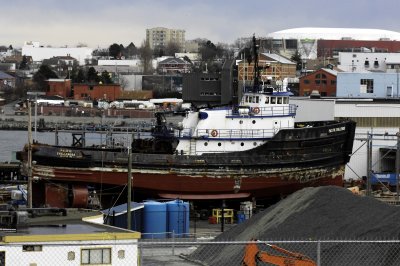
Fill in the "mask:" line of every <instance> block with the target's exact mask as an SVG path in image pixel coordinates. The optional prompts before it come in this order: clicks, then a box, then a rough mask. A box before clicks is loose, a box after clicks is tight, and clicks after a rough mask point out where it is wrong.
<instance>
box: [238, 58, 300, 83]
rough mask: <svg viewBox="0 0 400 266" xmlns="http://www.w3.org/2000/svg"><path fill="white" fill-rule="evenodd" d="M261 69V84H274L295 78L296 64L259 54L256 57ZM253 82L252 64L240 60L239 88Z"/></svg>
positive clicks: (284, 59)
mask: <svg viewBox="0 0 400 266" xmlns="http://www.w3.org/2000/svg"><path fill="white" fill-rule="evenodd" d="M258 65H259V67H261V70H260V76H261V80H260V82H262V83H276V82H278V83H279V81H283V80H284V79H285V78H295V77H296V63H295V62H293V61H291V60H289V59H287V58H286V57H283V56H281V55H278V54H274V53H261V54H260V55H259V57H258ZM253 80H254V63H250V64H249V63H248V62H247V60H242V61H240V62H239V63H238V82H239V87H241V86H244V85H249V84H252V82H253Z"/></svg>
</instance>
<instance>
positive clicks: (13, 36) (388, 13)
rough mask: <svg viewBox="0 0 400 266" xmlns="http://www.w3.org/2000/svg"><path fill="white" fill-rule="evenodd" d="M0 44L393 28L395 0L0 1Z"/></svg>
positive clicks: (228, 38) (398, 24)
mask: <svg viewBox="0 0 400 266" xmlns="http://www.w3.org/2000/svg"><path fill="white" fill-rule="evenodd" d="M0 3H1V6H2V8H1V15H0V25H1V31H0V45H10V44H11V45H13V46H14V47H21V46H22V45H23V43H24V41H39V42H40V43H41V44H42V45H45V46H46V45H52V46H63V45H68V46H75V45H77V44H79V43H84V44H87V45H88V46H89V47H92V48H97V47H108V46H109V45H111V44H112V43H119V44H123V45H124V46H126V45H128V44H129V43H130V42H133V43H134V44H135V45H136V46H140V45H141V43H142V42H143V41H144V39H145V37H146V29H147V28H153V27H166V28H174V29H183V30H185V31H186V39H187V40H190V39H195V38H206V39H209V40H211V41H212V42H214V43H218V42H224V43H233V42H234V41H235V40H236V39H237V38H239V37H250V36H252V35H253V33H255V34H256V36H258V37H262V36H265V35H267V34H268V33H271V32H274V31H279V30H284V29H289V28H297V27H333V28H341V27H344V28H375V29H384V30H392V31H398V32H400V15H399V10H400V1H399V0H380V1H378V0H329V1H327V0H278V1H274V0H253V1H248V0H224V1H222V0H198V1H191V0H147V1H145V0H107V1H106V0H34V1H30V0H25V1H23V0H0Z"/></svg>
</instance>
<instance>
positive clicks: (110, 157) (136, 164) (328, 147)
mask: <svg viewBox="0 0 400 266" xmlns="http://www.w3.org/2000/svg"><path fill="white" fill-rule="evenodd" d="M355 126H356V125H355V123H354V122H352V121H344V122H336V121H328V122H317V123H316V124H315V123H314V124H312V125H311V124H305V125H303V127H302V128H295V129H284V130H281V131H279V132H278V134H276V135H275V136H274V138H272V139H270V140H268V141H267V142H265V143H264V144H263V145H261V146H259V147H256V148H254V149H250V150H246V151H242V152H230V153H210V154H202V155H178V154H177V153H176V154H158V153H134V154H133V155H132V167H133V168H140V169H149V170H160V171H165V170H170V171H174V172H180V171H183V172H184V173H187V172H188V171H193V174H196V173H199V174H202V173H211V172H213V173H219V174H223V173H226V174H235V173H236V174H237V173H239V172H242V173H243V172H246V174H252V173H254V174H257V173H258V172H260V171H264V172H265V171H269V170H271V169H284V168H294V167H300V168H314V167H321V166H334V165H343V164H346V163H347V162H348V161H349V159H350V154H351V153H352V148H353V140H354V134H355ZM33 160H34V161H36V163H37V164H38V165H47V166H62V167H74V168H89V167H107V168H127V163H128V155H127V149H125V150H124V149H100V148H99V149H95V148H78V147H61V146H48V145H40V144H38V145H35V146H34V151H33Z"/></svg>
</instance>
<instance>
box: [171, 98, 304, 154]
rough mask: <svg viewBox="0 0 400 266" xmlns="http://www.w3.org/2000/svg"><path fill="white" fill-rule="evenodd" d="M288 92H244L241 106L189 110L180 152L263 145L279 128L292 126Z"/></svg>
mask: <svg viewBox="0 0 400 266" xmlns="http://www.w3.org/2000/svg"><path fill="white" fill-rule="evenodd" d="M290 95H291V93H288V92H278V91H274V92H271V93H262V92H246V93H244V95H243V98H242V101H241V103H240V106H237V107H224V108H206V109H201V110H199V111H190V112H189V113H188V114H187V116H186V117H185V119H184V120H183V121H182V125H181V128H182V130H180V131H179V133H177V134H178V137H179V138H180V141H179V144H178V146H177V148H176V150H177V151H178V153H180V154H190V155H200V154H203V153H226V152H236V151H245V150H249V149H253V148H255V147H257V146H260V145H262V144H263V143H265V141H267V140H268V139H270V138H272V137H273V136H274V135H275V134H276V133H278V132H279V130H280V129H284V128H294V119H295V115H296V107H295V106H294V105H290V104H289V96H290Z"/></svg>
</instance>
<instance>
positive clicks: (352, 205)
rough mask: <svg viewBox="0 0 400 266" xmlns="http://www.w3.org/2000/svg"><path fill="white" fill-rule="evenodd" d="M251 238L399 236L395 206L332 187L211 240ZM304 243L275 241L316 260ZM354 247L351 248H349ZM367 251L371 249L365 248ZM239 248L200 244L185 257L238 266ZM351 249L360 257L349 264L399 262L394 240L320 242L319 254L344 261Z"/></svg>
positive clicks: (306, 193) (295, 197)
mask: <svg viewBox="0 0 400 266" xmlns="http://www.w3.org/2000/svg"><path fill="white" fill-rule="evenodd" d="M251 239H258V240H262V241H271V240H394V239H400V207H395V206H390V205H387V204H386V203H383V202H380V201H378V200H376V199H373V198H369V197H362V196H357V195H354V194H352V193H351V192H350V191H349V190H347V189H345V188H340V187H334V186H327V187H318V188H305V189H302V190H300V191H297V192H296V193H294V194H292V195H290V196H289V197H287V198H286V199H284V200H282V201H280V202H279V203H277V204H275V205H274V206H271V207H270V208H268V209H266V210H265V211H263V212H260V213H258V214H256V215H254V216H253V217H252V218H251V219H249V220H247V221H246V222H244V223H242V224H239V225H237V226H235V227H233V228H232V229H230V230H229V231H226V232H224V233H223V234H221V235H219V236H218V237H217V238H216V241H249V240H251ZM288 245H289V246H288ZM290 245H292V246H291V247H290ZM307 245H308V244H307ZM307 245H304V244H302V245H299V244H297V245H296V247H297V250H296V248H293V244H279V246H281V247H284V248H286V249H289V250H294V251H297V252H301V253H303V254H306V255H308V256H309V257H311V258H313V259H316V244H315V243H310V245H309V246H308V247H307ZM366 245H370V246H366ZM299 247H301V249H300V250H299ZM354 248H357V250H353V249H354ZM371 249H372V250H374V252H370V251H371ZM243 251H244V246H243V245H203V246H200V247H199V248H198V249H197V250H196V251H195V252H193V253H192V254H191V255H190V257H189V259H191V260H195V261H199V262H201V263H202V264H204V265H241V258H242V257H243ZM356 253H357V256H359V257H360V258H362V259H357V262H358V263H359V264H358V263H354V262H353V263H352V264H351V265H400V264H399V261H400V247H398V246H395V244H386V245H372V244H363V245H362V246H356V245H354V244H324V245H321V257H322V258H324V257H325V258H326V257H328V256H329V264H328V265H346V264H347V265H349V264H348V263H346V262H345V261H346V260H347V261H348V258H349V256H353V255H354V254H356ZM376 254H379V255H380V256H382V257H383V258H386V259H384V260H383V261H382V257H381V258H380V259H376V257H377V255H376ZM375 260H376V261H375ZM333 261H334V262H335V263H334V264H333V263H332V262H333ZM393 261H396V262H397V264H396V263H394V262H393ZM325 265H327V264H326V263H325Z"/></svg>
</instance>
